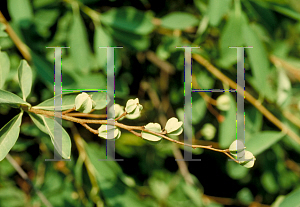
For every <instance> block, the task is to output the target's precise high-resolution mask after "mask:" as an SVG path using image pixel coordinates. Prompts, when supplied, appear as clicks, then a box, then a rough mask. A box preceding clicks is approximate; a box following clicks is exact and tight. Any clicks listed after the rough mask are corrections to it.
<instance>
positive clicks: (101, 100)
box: [33, 92, 106, 111]
mask: <svg viewBox="0 0 300 207" xmlns="http://www.w3.org/2000/svg"><path fill="white" fill-rule="evenodd" d="M78 93H80V92H72V93H64V94H62V110H66V109H71V108H73V107H74V105H75V98H76V96H77V95H78ZM87 94H89V95H93V96H92V98H93V100H94V101H95V102H96V104H97V105H96V107H95V109H103V108H104V107H105V106H106V93H105V92H89V93H87ZM56 98H58V99H60V97H59V96H56ZM33 108H35V109H44V110H50V111H54V97H53V98H50V99H48V100H46V101H44V102H42V103H40V104H39V105H36V106H34V107H33Z"/></svg>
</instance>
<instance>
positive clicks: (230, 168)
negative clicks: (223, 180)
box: [226, 160, 249, 180]
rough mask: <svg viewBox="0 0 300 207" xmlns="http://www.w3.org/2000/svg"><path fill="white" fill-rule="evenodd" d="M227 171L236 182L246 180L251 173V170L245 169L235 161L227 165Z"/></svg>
mask: <svg viewBox="0 0 300 207" xmlns="http://www.w3.org/2000/svg"><path fill="white" fill-rule="evenodd" d="M226 169H227V172H228V175H229V176H230V177H231V178H232V179H235V180H240V179H243V178H245V177H246V176H247V175H249V174H248V172H249V168H245V167H243V166H241V165H238V164H237V163H235V162H234V161H233V160H230V161H228V162H227V163H226Z"/></svg>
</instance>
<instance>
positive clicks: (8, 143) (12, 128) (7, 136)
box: [0, 112, 23, 161]
mask: <svg viewBox="0 0 300 207" xmlns="http://www.w3.org/2000/svg"><path fill="white" fill-rule="evenodd" d="M22 115H23V112H21V113H19V114H18V115H16V116H15V117H14V118H12V119H11V120H10V121H9V122H8V123H7V124H5V125H4V127H2V128H1V129H0V161H1V160H3V159H4V158H5V156H6V155H7V154H8V152H9V151H10V149H11V148H12V147H13V146H14V145H15V143H16V141H17V139H18V137H19V133H20V125H21V121H22Z"/></svg>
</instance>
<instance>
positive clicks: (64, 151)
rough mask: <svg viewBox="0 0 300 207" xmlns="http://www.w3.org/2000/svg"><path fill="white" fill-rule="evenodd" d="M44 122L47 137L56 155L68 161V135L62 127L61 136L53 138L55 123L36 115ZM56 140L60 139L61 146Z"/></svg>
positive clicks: (69, 149) (69, 140)
mask: <svg viewBox="0 0 300 207" xmlns="http://www.w3.org/2000/svg"><path fill="white" fill-rule="evenodd" d="M38 116H39V117H40V118H41V119H42V120H43V122H44V126H45V128H46V129H47V131H48V134H49V136H50V137H51V141H52V143H53V145H54V147H55V149H56V151H57V152H58V153H60V155H61V156H62V157H63V158H65V159H69V158H70V156H71V139H70V137H69V134H68V133H67V132H66V130H65V129H64V128H63V127H62V126H60V127H62V136H61V137H54V134H55V131H54V122H56V121H55V120H54V119H51V118H46V117H44V116H42V115H38ZM57 124H58V123H57ZM58 139H61V145H60V143H58Z"/></svg>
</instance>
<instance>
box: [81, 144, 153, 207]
mask: <svg viewBox="0 0 300 207" xmlns="http://www.w3.org/2000/svg"><path fill="white" fill-rule="evenodd" d="M84 148H85V149H86V152H87V155H88V158H89V159H90V161H91V164H92V167H94V169H95V170H94V172H95V176H96V179H97V181H98V184H99V187H100V189H101V193H102V194H101V195H103V197H104V198H105V201H106V202H107V206H120V205H121V204H125V203H126V206H140V205H141V202H143V205H144V204H145V203H147V202H146V201H147V200H145V199H143V200H141V199H139V196H138V194H137V193H136V191H135V190H134V189H132V188H129V187H128V186H126V185H125V184H124V182H122V180H123V179H122V177H123V176H124V173H123V172H122V168H121V167H120V166H119V165H118V163H117V162H114V161H110V162H103V161H99V159H105V158H106V149H105V147H100V146H99V144H96V143H89V144H86V143H85V142H84ZM121 206H122V205H121ZM144 206H149V205H147V204H145V205H144ZM152 206H153V205H152Z"/></svg>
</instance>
